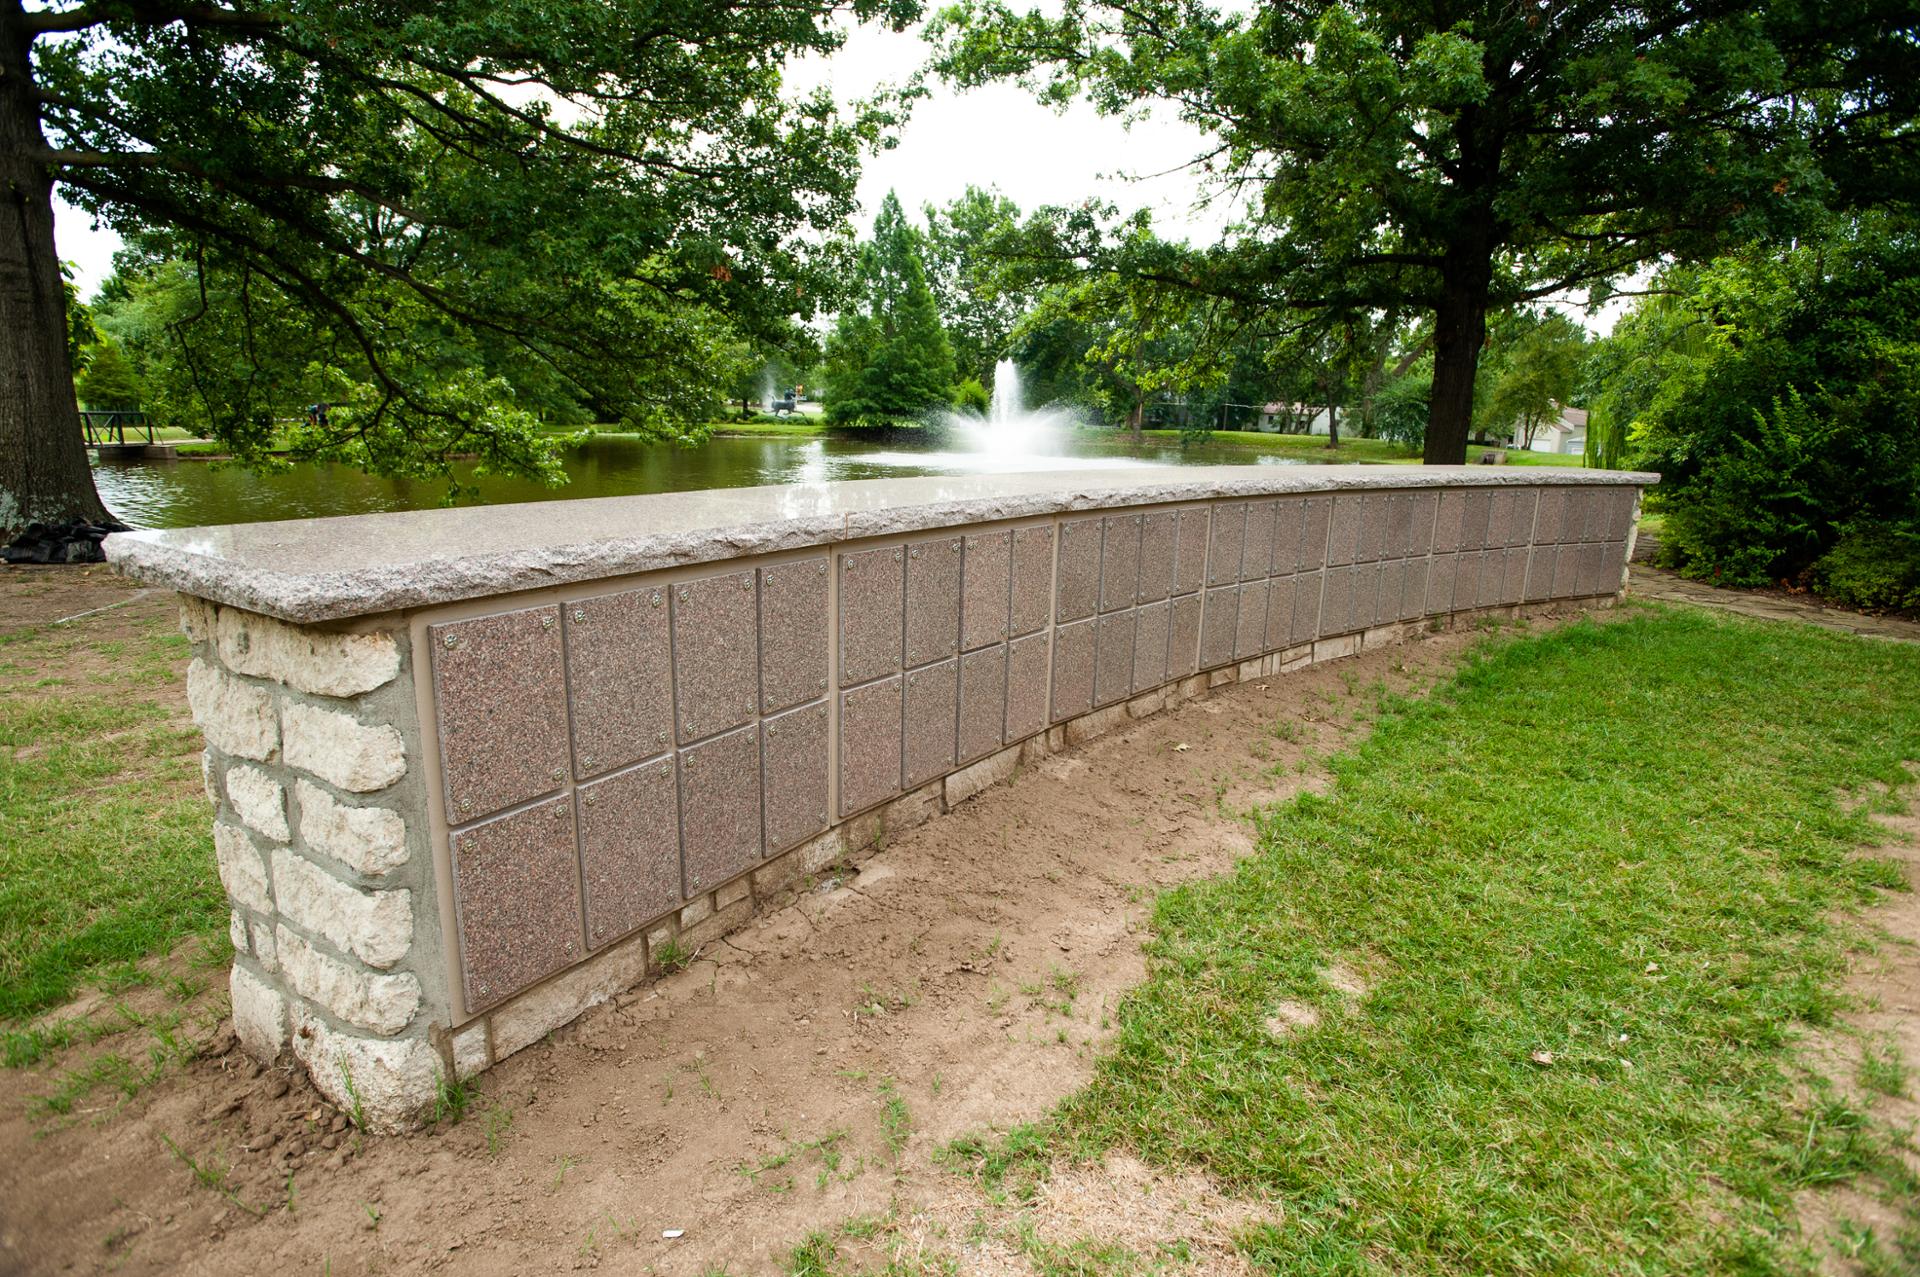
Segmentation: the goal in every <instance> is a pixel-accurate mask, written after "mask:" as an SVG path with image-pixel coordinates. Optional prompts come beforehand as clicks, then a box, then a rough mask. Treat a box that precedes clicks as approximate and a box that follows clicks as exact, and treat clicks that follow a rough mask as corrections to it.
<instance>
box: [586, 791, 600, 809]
mask: <svg viewBox="0 0 1920 1277" xmlns="http://www.w3.org/2000/svg"><path fill="white" fill-rule="evenodd" d="M598 799H599V795H597V794H588V795H587V797H586V804H587V806H589V807H591V806H593V804H594V803H595V802H596V801H598Z"/></svg>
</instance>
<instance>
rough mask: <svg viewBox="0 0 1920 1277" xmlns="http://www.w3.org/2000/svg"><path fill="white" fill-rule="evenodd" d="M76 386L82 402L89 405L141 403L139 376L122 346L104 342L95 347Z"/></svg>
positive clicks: (108, 406) (122, 405) (128, 406)
mask: <svg viewBox="0 0 1920 1277" xmlns="http://www.w3.org/2000/svg"><path fill="white" fill-rule="evenodd" d="M74 389H75V391H76V392H78V394H79V396H80V402H81V403H83V404H85V405H87V407H89V408H96V409H98V408H138V407H139V406H140V400H141V393H140V379H139V378H138V377H136V376H135V375H134V372H133V365H132V364H130V363H128V362H127V357H126V356H125V355H123V354H121V353H120V348H119V347H118V346H115V345H112V344H111V343H109V342H104V341H103V342H101V343H100V344H99V345H97V346H95V347H94V348H93V358H92V359H91V360H89V361H88V363H87V370H86V371H85V372H83V373H81V374H80V377H79V380H78V381H76V382H75V383H74Z"/></svg>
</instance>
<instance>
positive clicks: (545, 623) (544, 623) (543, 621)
mask: <svg viewBox="0 0 1920 1277" xmlns="http://www.w3.org/2000/svg"><path fill="white" fill-rule="evenodd" d="M540 628H541V629H543V630H550V629H552V628H553V616H552V614H551V613H549V614H548V615H546V616H543V617H541V618H540Z"/></svg>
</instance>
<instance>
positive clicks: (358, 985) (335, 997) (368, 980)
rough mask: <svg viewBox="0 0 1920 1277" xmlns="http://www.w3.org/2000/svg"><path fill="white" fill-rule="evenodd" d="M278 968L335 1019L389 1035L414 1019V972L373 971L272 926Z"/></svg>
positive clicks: (417, 991)
mask: <svg viewBox="0 0 1920 1277" xmlns="http://www.w3.org/2000/svg"><path fill="white" fill-rule="evenodd" d="M274 943H275V944H276V946H277V947H278V948H279V951H280V970H281V972H282V974H284V975H285V977H286V981H287V985H288V987H289V988H291V989H292V990H293V991H294V992H295V993H297V994H299V995H300V996H301V997H303V998H305V999H306V1000H307V1001H309V1002H315V1003H318V1004H319V1005H320V1006H323V1007H325V1008H326V1009H327V1010H328V1011H330V1012H331V1013H332V1014H333V1015H334V1016H335V1017H336V1018H337V1019H341V1020H345V1021H346V1022H347V1023H348V1024H354V1025H358V1026H359V1027H361V1028H363V1029H370V1030H372V1031H373V1032H375V1033H380V1034H386V1035H392V1034H395V1033H398V1032H400V1030H402V1029H404V1028H406V1027H407V1026H408V1025H409V1024H411V1023H413V1017H414V1013H415V1012H417V1011H418V1010H419V1009H420V981H419V980H418V979H416V978H415V977H414V975H413V973H412V972H410V971H401V972H398V973H396V974H393V975H376V974H375V973H373V972H371V971H366V970H362V969H361V968H360V967H357V966H354V965H353V964H351V963H347V962H342V961H341V960H340V959H338V958H335V957H331V956H329V955H327V954H324V953H322V952H320V950H318V949H316V948H314V947H313V946H312V945H311V944H309V943H307V940H306V938H305V937H304V936H302V935H301V934H300V933H299V932H297V931H290V930H288V929H287V928H286V927H285V926H284V925H283V926H280V927H278V928H276V929H275V932H274Z"/></svg>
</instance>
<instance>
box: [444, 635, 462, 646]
mask: <svg viewBox="0 0 1920 1277" xmlns="http://www.w3.org/2000/svg"><path fill="white" fill-rule="evenodd" d="M443 641H444V642H445V643H446V645H447V646H448V647H459V646H460V640H459V639H457V638H455V637H454V636H453V635H451V634H449V635H447V637H446V638H445V639H444V640H443Z"/></svg>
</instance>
